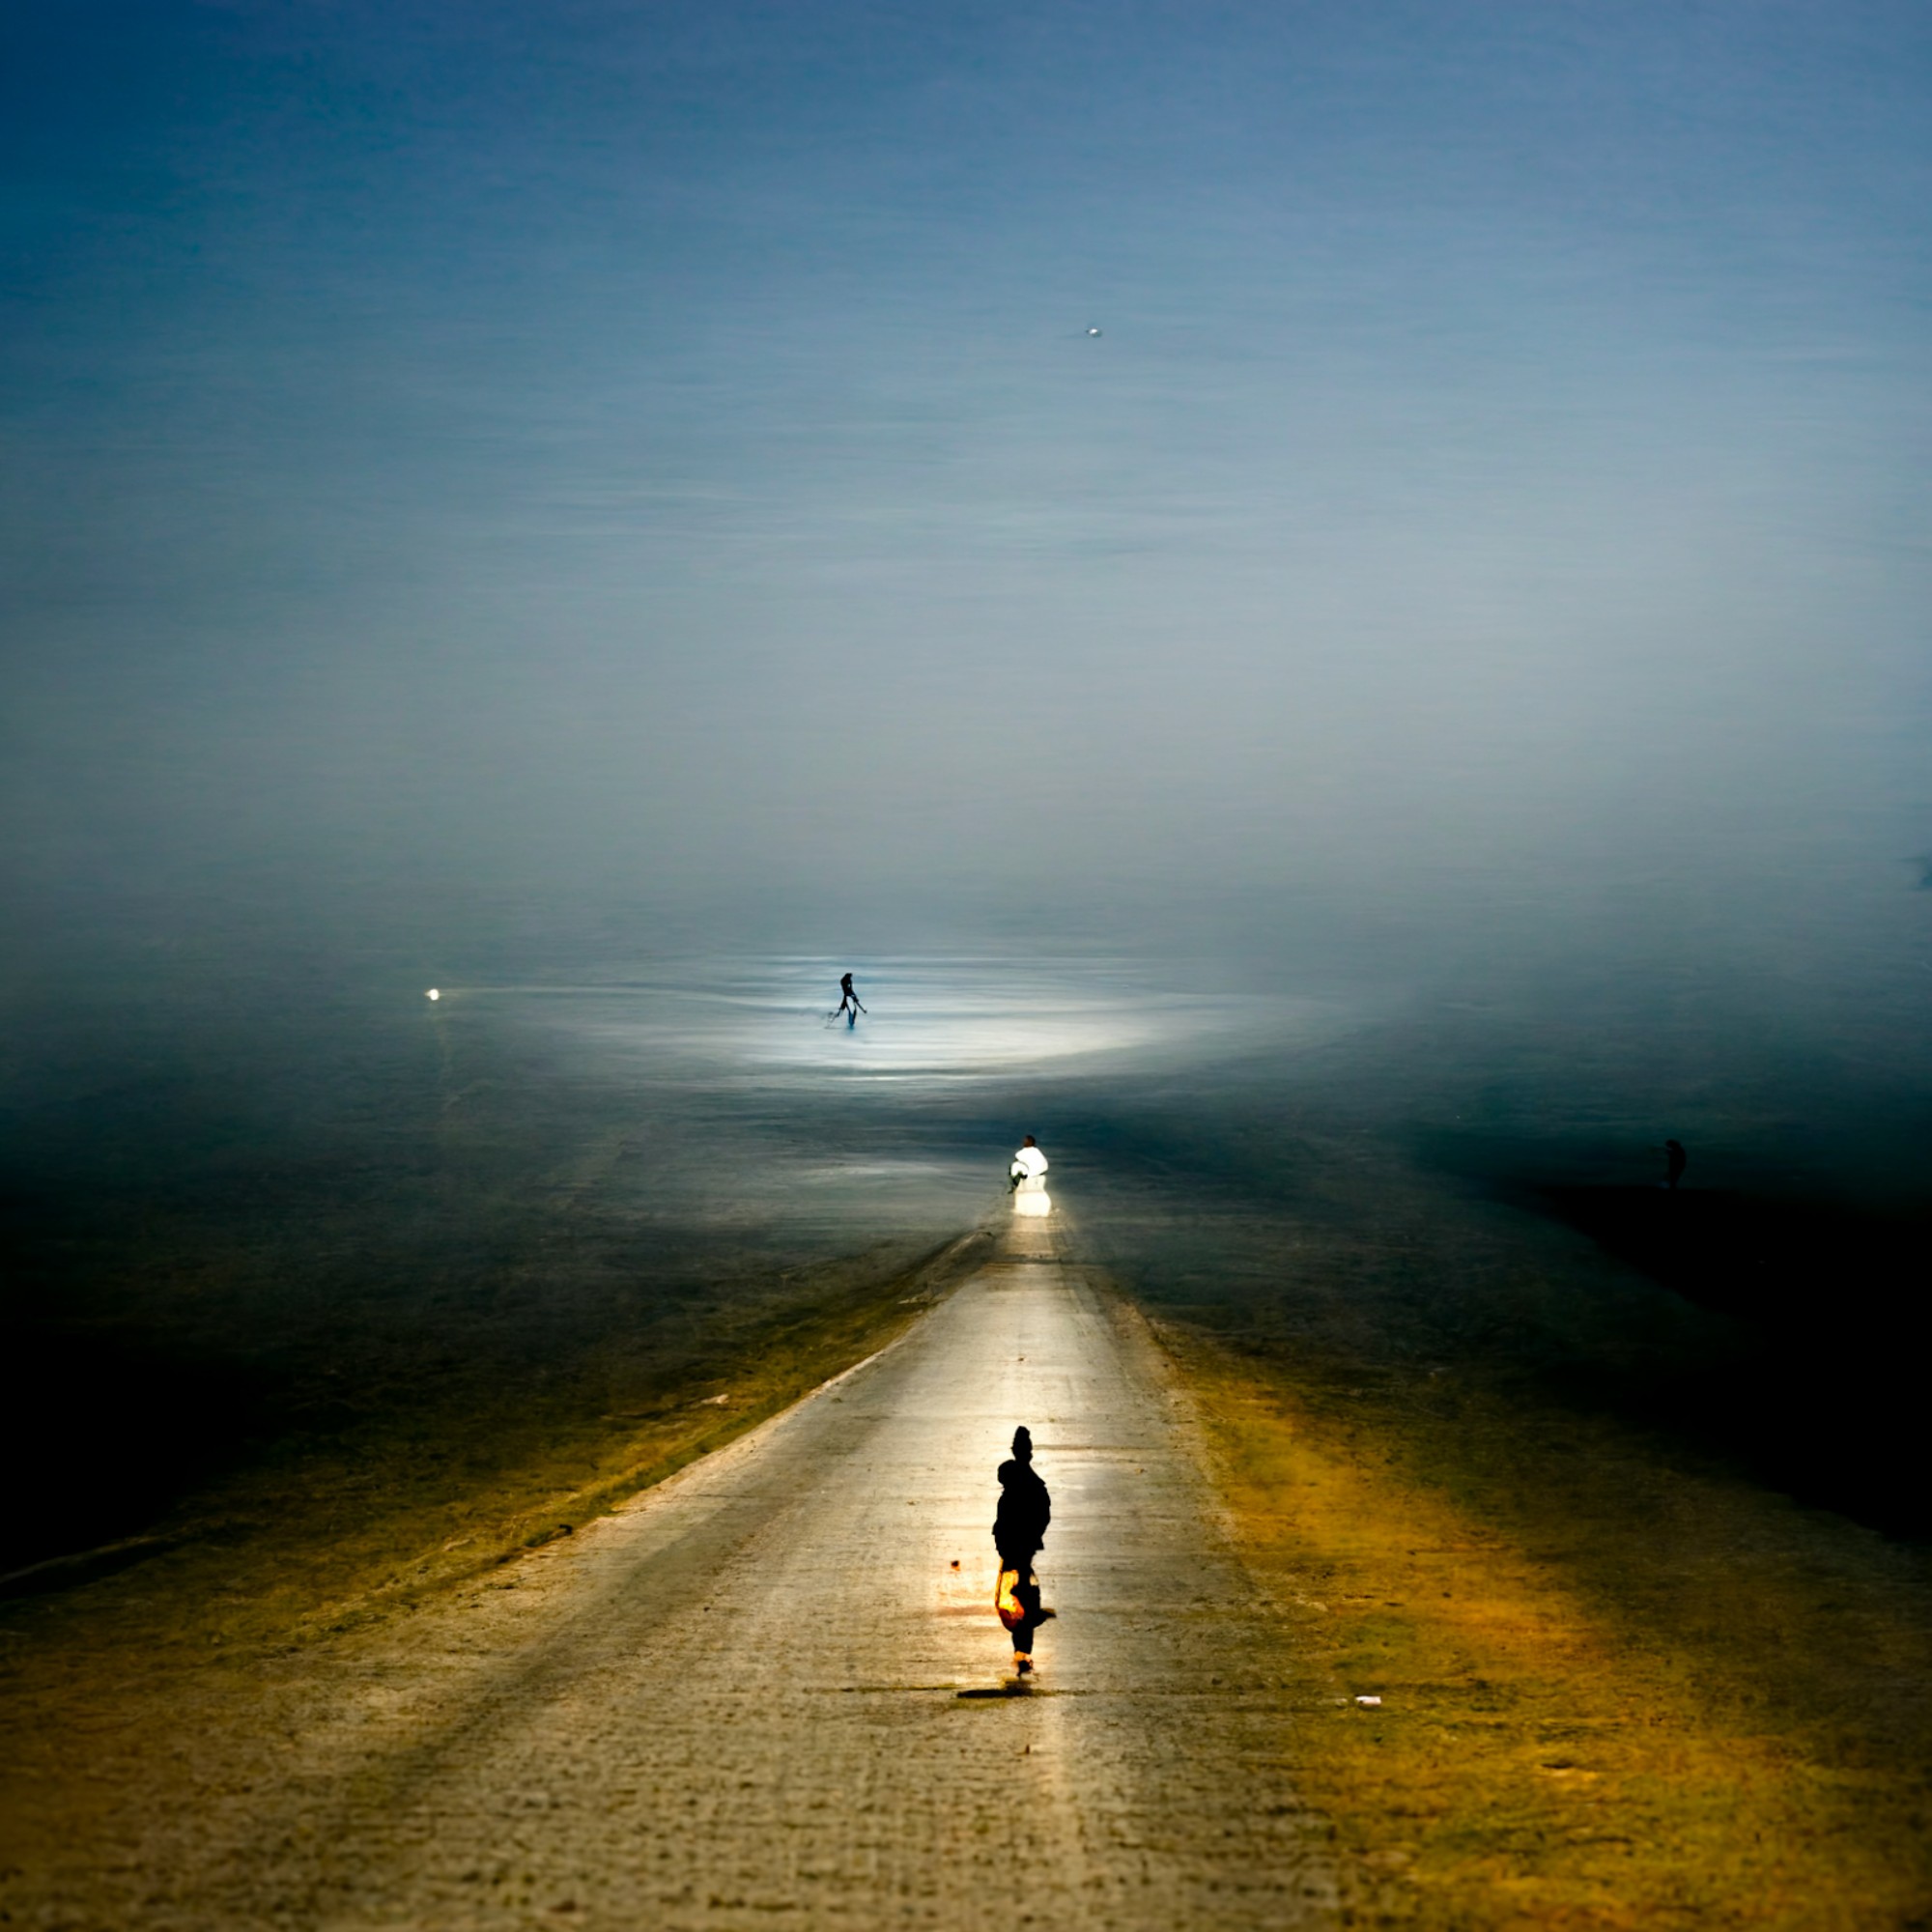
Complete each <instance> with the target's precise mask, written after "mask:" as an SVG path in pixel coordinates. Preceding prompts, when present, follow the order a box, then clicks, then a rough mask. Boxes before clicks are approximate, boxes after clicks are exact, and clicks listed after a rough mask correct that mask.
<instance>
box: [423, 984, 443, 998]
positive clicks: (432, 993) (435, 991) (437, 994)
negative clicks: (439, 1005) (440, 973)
mask: <svg viewBox="0 0 1932 1932" xmlns="http://www.w3.org/2000/svg"><path fill="white" fill-rule="evenodd" d="M424 997H425V998H427V999H432V1000H440V999H441V998H442V988H441V987H440V986H432V987H431V988H430V989H429V991H428V993H427V994H426V995H425V996H424Z"/></svg>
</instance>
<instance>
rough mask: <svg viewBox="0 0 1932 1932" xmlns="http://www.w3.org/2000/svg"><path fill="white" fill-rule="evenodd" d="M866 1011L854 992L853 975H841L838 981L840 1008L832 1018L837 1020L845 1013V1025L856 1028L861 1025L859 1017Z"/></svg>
mask: <svg viewBox="0 0 1932 1932" xmlns="http://www.w3.org/2000/svg"><path fill="white" fill-rule="evenodd" d="M865 1010H866V1009H865V1008H864V1007H862V1006H861V1005H860V1004H859V996H858V994H857V993H855V992H854V991H853V990H852V976H851V974H849V973H845V974H841V975H840V976H839V980H838V1009H837V1010H836V1011H835V1012H834V1013H833V1015H832V1017H833V1018H834V1019H835V1020H836V1019H837V1018H838V1014H839V1013H843V1014H844V1015H845V1024H846V1025H847V1026H848V1027H855V1026H857V1025H858V1024H859V1015H860V1014H861V1013H863V1012H864V1011H865Z"/></svg>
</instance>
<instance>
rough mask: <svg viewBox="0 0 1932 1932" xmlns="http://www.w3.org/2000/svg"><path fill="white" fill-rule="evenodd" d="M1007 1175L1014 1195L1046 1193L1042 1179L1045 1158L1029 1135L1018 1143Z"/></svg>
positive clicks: (1044, 1170)
mask: <svg viewBox="0 0 1932 1932" xmlns="http://www.w3.org/2000/svg"><path fill="white" fill-rule="evenodd" d="M1007 1173H1008V1175H1009V1178H1010V1180H1011V1184H1012V1191H1013V1192H1014V1193H1015V1194H1044V1193H1045V1192H1046V1182H1045V1180H1044V1179H1042V1177H1043V1176H1044V1175H1045V1173H1046V1156H1045V1155H1044V1154H1043V1153H1041V1152H1040V1151H1039V1148H1038V1145H1037V1143H1036V1142H1035V1140H1034V1137H1033V1136H1032V1135H1031V1134H1029V1135H1028V1136H1027V1137H1026V1139H1025V1140H1024V1141H1022V1142H1021V1143H1020V1149H1019V1151H1018V1152H1017V1153H1016V1154H1014V1155H1013V1164H1012V1166H1011V1167H1009V1169H1008V1170H1007Z"/></svg>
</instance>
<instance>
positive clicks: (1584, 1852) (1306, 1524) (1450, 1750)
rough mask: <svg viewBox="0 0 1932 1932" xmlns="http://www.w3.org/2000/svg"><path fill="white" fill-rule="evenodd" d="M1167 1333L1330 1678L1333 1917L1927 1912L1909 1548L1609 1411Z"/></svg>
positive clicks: (1186, 1330)
mask: <svg viewBox="0 0 1932 1932" xmlns="http://www.w3.org/2000/svg"><path fill="white" fill-rule="evenodd" d="M1156 1329H1157V1332H1158V1334H1159V1335H1160V1338H1161V1340H1162V1341H1163V1343H1164V1344H1165V1346H1166V1347H1167V1348H1168V1350H1169V1351H1170V1352H1171V1354H1172V1355H1173V1356H1174V1358H1175V1360H1176V1362H1177V1364H1178V1366H1179V1369H1180V1371H1181V1373H1182V1375H1183V1376H1184V1378H1186V1380H1187V1381H1188V1382H1189V1384H1190V1385H1191V1386H1192V1388H1193V1389H1194V1391H1195V1393H1196V1397H1197V1400H1198V1403H1199V1407H1200V1412H1201V1415H1202V1419H1203V1422H1204V1425H1205V1427H1206V1430H1207V1434H1208V1444H1209V1453H1210V1456H1211V1458H1212V1460H1213V1463H1214V1464H1215V1473H1216V1476H1217V1478H1218V1480H1219V1483H1220V1486H1221V1489H1222V1493H1223V1495H1224V1496H1225V1498H1226V1500H1227V1502H1228V1504H1229V1507H1230V1510H1231V1513H1232V1519H1233V1524H1234V1527H1235V1531H1236V1536H1237V1537H1238V1539H1239V1541H1240V1543H1241V1544H1242V1546H1243V1548H1244V1550H1245V1553H1246V1555H1247V1557H1248V1559H1249V1561H1250V1563H1251V1564H1252V1566H1253V1568H1254V1570H1255V1572H1256V1574H1257V1576H1258V1577H1260V1578H1261V1580H1262V1581H1263V1583H1264V1586H1265V1587H1266V1588H1268V1589H1269V1590H1270V1591H1271V1593H1272V1594H1273V1596H1274V1597H1275V1599H1276V1601H1277V1602H1278V1603H1279V1605H1280V1606H1281V1608H1282V1612H1283V1614H1284V1616H1285V1617H1286V1618H1287V1619H1289V1620H1290V1621H1291V1622H1292V1623H1293V1625H1294V1626H1295V1627H1296V1637H1297V1642H1298V1644H1300V1645H1302V1646H1304V1647H1305V1654H1306V1655H1307V1656H1308V1657H1309V1658H1310V1659H1311V1661H1312V1662H1313V1663H1314V1664H1315V1666H1316V1674H1317V1677H1318V1679H1319V1680H1320V1682H1319V1683H1318V1685H1317V1686H1316V1687H1315V1688H1314V1689H1312V1690H1311V1695H1310V1698H1309V1708H1308V1714H1307V1717H1306V1719H1304V1722H1303V1725H1302V1728H1301V1734H1300V1737H1299V1738H1298V1740H1297V1741H1296V1744H1297V1751H1296V1761H1297V1767H1298V1768H1297V1772H1296V1776H1297V1780H1298V1783H1299V1786H1300V1788H1301V1790H1302V1792H1303V1794H1304V1795H1305V1796H1306V1797H1307V1798H1308V1800H1309V1801H1310V1802H1311V1803H1313V1804H1316V1805H1318V1806H1319V1807H1320V1808H1321V1810H1323V1811H1324V1812H1325V1813H1326V1814H1327V1815H1328V1816H1329V1818H1331V1819H1332V1820H1333V1822H1334V1825H1335V1828H1336V1832H1337V1838H1338V1845H1339V1847H1340V1848H1341V1849H1342V1850H1343V1851H1344V1852H1345V1853H1346V1854H1350V1855H1351V1856H1349V1857H1347V1858H1345V1860H1344V1861H1343V1862H1344V1864H1345V1867H1346V1868H1347V1870H1348V1871H1349V1872H1350V1874H1351V1876H1350V1879H1349V1885H1350V1904H1349V1916H1350V1922H1353V1923H1357V1924H1383V1925H1400V1926H1408V1927H1415V1928H1449V1927H1476V1926H1481V1927H1510V1926H1525V1927H1526V1926H1539V1927H1547V1926H1566V1927H1567V1926H1577V1927H1582V1926H1589V1927H1624V1926H1630V1927H1638V1926H1642V1927H1659V1926H1676V1925H1682V1926H1690V1925H1692V1924H1695V1925H1698V1926H1706V1927H1709V1926H1738V1927H1747V1926H1748V1927H1759V1926H1765V1927H1770V1926H1780V1927H1783V1926H1789V1927H1799V1926H1803V1927H1819V1928H1828V1927H1829V1928H1836V1927H1844V1928H1846V1932H1852V1928H1858V1932H1868V1928H1875V1927H1887V1926H1890V1927H1914V1926H1925V1925H1932V1833H1928V1830H1927V1828H1928V1825H1929V1824H1932V1604H1928V1598H1927V1593H1926V1590H1925V1583H1926V1580H1927V1578H1926V1570H1927V1567H1928V1566H1927V1563H1926V1560H1925V1558H1924V1555H1923V1553H1922V1552H1920V1551H1918V1550H1916V1549H1913V1548H1906V1547H1901V1546H1898V1545H1894V1544H1889V1543H1888V1542H1886V1541H1885V1540H1883V1539H1882V1538H1880V1537H1878V1536H1876V1535H1874V1534H1872V1533H1870V1532H1867V1531H1864V1530H1861V1529H1859V1528H1857V1527H1856V1526H1854V1525H1852V1524H1850V1523H1847V1522H1845V1521H1844V1520H1841V1519H1838V1518H1835V1517H1832V1516H1829V1515H1825V1514H1822V1513H1818V1512H1811V1511H1805V1510H1803V1509H1800V1508H1798V1507H1797V1506H1795V1505H1793V1504H1791V1503H1789V1502H1788V1501H1786V1500H1785V1499H1783V1498H1781V1497H1779V1496H1776V1495H1775V1494H1772V1493H1770V1492H1765V1491H1762V1490H1759V1489H1757V1488H1755V1487H1753V1486H1751V1485H1749V1484H1747V1483H1745V1482H1743V1481H1740V1480H1737V1479H1735V1478H1732V1477H1729V1476H1726V1475H1724V1474H1722V1473H1721V1472H1718V1471H1715V1470H1711V1469H1706V1468H1700V1467H1698V1466H1696V1465H1694V1464H1692V1463H1688V1462H1687V1461H1685V1460H1684V1459H1683V1458H1681V1457H1673V1456H1672V1455H1671V1454H1669V1453H1668V1452H1667V1451H1665V1450H1664V1449H1663V1448H1662V1446H1661V1445H1659V1444H1657V1443H1654V1442H1652V1441H1650V1440H1648V1439H1647V1438H1645V1437H1644V1436H1643V1435H1641V1434H1640V1433H1639V1432H1636V1431H1634V1430H1633V1429H1630V1428H1628V1427H1626V1426H1624V1425H1620V1424H1617V1423H1615V1422H1612V1421H1610V1420H1607V1419H1602V1418H1591V1417H1579V1416H1578V1415H1577V1414H1575V1413H1572V1412H1568V1411H1557V1410H1549V1411H1538V1410H1537V1409H1535V1408H1533V1407H1529V1406H1524V1405H1522V1404H1520V1403H1519V1402H1516V1401H1512V1400H1507V1399H1505V1398H1504V1397H1503V1396H1501V1395H1500V1394H1498V1393H1495V1392H1484V1391H1480V1390H1473V1389H1472V1390H1468V1391H1466V1392H1465V1391H1460V1390H1454V1389H1446V1388H1444V1387H1443V1386H1442V1384H1441V1382H1440V1381H1439V1380H1435V1381H1432V1380H1430V1379H1428V1378H1401V1377H1397V1376H1393V1375H1386V1376H1381V1377H1376V1376H1373V1375H1370V1376H1364V1375H1363V1374H1362V1372H1361V1371H1360V1370H1359V1369H1356V1370H1353V1371H1350V1370H1346V1369H1343V1370H1338V1371H1335V1372H1333V1373H1329V1372H1324V1371H1323V1370H1322V1369H1321V1368H1320V1367H1319V1366H1309V1365H1307V1364H1303V1363H1298V1362H1292V1361H1290V1360H1289V1359H1287V1358H1286V1357H1283V1356H1279V1355H1273V1354H1246V1353H1239V1352H1236V1350H1233V1349H1231V1348H1230V1347H1229V1346H1227V1345H1226V1344H1225V1343H1222V1342H1220V1341H1217V1340H1215V1339H1212V1338H1210V1337H1208V1336H1206V1335H1204V1334H1202V1333H1201V1332H1199V1331H1198V1330H1195V1329H1193V1328H1190V1327H1187V1326H1183V1325H1180V1324H1178V1323H1176V1322H1174V1321H1158V1322H1157V1323H1156ZM1358 1694H1368V1695H1378V1696H1380V1697H1381V1698H1382V1699H1383V1702H1382V1704H1381V1706H1380V1708H1379V1709H1364V1708H1362V1707H1359V1706H1357V1705H1356V1704H1355V1703H1354V1702H1353V1699H1354V1697H1355V1696H1356V1695H1358Z"/></svg>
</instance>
